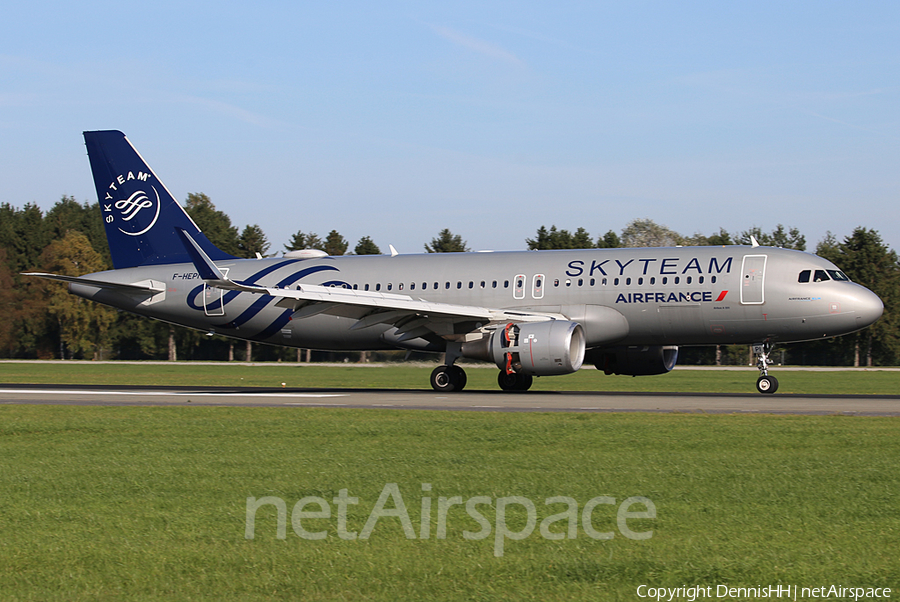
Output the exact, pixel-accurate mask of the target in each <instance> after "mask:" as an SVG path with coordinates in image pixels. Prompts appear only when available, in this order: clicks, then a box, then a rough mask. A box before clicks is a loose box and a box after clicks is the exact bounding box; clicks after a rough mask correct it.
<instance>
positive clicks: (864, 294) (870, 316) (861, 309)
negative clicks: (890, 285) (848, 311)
mask: <svg viewBox="0 0 900 602" xmlns="http://www.w3.org/2000/svg"><path fill="white" fill-rule="evenodd" d="M859 288H860V290H859V291H858V292H857V294H856V295H855V299H854V301H853V307H854V309H855V310H856V323H857V328H865V327H866V326H869V325H870V324H874V323H875V321H876V320H878V318H880V317H881V314H882V313H884V303H882V302H881V299H880V298H879V297H878V295H876V294H875V293H873V292H872V291H870V290H869V289H867V288H865V287H864V286H860V287H859Z"/></svg>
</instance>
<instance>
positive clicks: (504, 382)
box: [497, 370, 534, 391]
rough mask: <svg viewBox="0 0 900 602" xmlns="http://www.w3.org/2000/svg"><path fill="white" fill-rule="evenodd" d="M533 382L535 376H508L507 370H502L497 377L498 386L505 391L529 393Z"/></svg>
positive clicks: (520, 373) (515, 373)
mask: <svg viewBox="0 0 900 602" xmlns="http://www.w3.org/2000/svg"><path fill="white" fill-rule="evenodd" d="M533 382H534V377H533V376H531V375H530V374H524V373H522V372H514V373H513V374H507V373H506V370H501V371H500V374H498V375H497V384H498V385H500V388H501V389H503V390H504V391H527V390H528V389H530V388H531V384H532V383H533Z"/></svg>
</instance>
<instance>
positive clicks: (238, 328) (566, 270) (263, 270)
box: [70, 246, 882, 351]
mask: <svg viewBox="0 0 900 602" xmlns="http://www.w3.org/2000/svg"><path fill="white" fill-rule="evenodd" d="M216 265H217V266H218V267H219V268H220V269H221V270H222V271H223V272H227V276H228V278H230V279H232V280H235V281H245V282H249V283H253V284H259V285H264V286H271V287H279V288H291V287H296V285H298V284H315V285H325V286H345V287H348V288H357V289H359V290H369V291H378V292H382V293H390V294H397V295H408V296H410V297H412V298H414V299H424V300H427V301H432V302H440V303H452V304H460V305H469V306H481V307H490V308H498V309H521V310H528V311H532V312H542V313H549V314H562V315H564V316H566V317H567V318H570V319H572V320H574V321H579V322H582V325H583V326H584V327H585V330H586V331H587V332H588V333H589V337H588V339H589V340H588V346H589V347H599V346H608V345H717V344H734V343H747V344H749V343H759V342H763V341H771V342H780V343H784V342H795V341H804V340H811V339H820V338H827V337H832V336H836V335H841V334H846V333H849V332H853V331H856V330H859V329H860V328H864V327H865V326H868V325H869V324H871V323H872V322H873V321H875V320H876V319H877V318H878V316H880V315H881V311H882V305H881V301H880V300H879V299H878V297H877V296H875V295H874V294H873V293H872V292H871V291H869V290H868V289H866V288H865V287H862V286H860V285H857V284H854V283H852V282H845V281H834V280H831V281H827V282H806V283H801V282H798V275H799V273H800V272H801V270H816V269H826V270H827V269H830V270H837V269H838V268H837V267H836V266H834V265H833V264H832V263H831V262H829V261H827V260H825V259H822V258H820V257H817V256H815V255H812V254H809V253H804V252H799V251H792V250H787V249H779V248H772V247H747V246H726V247H677V248H640V249H591V250H565V251H516V252H494V253H447V254H416V255H397V256H393V257H392V256H386V255H366V256H341V257H325V258H321V259H307V260H290V259H284V258H271V259H258V260H253V259H246V260H232V261H218V262H216ZM92 277H94V278H96V279H98V280H105V281H109V282H120V283H123V284H124V283H135V282H141V281H147V280H151V281H155V282H157V283H162V285H164V288H165V292H164V293H160V294H157V295H154V296H153V297H152V298H149V299H148V298H147V296H146V295H144V296H142V295H137V294H135V295H132V294H129V293H122V292H119V291H112V290H97V289H96V288H94V287H90V286H83V285H79V284H71V285H70V290H71V292H73V293H74V294H77V295H80V296H82V297H86V298H89V299H92V300H94V301H98V302H100V303H104V304H107V305H111V306H114V307H117V308H121V309H124V310H126V311H130V312H133V313H135V314H139V315H143V316H148V317H152V318H156V319H159V320H164V321H166V322H171V323H175V324H180V325H183V326H187V327H191V328H196V329H200V330H203V331H207V332H214V333H216V334H221V335H225V336H230V337H235V338H240V339H250V340H254V341H260V342H266V343H271V344H275V345H286V346H292V347H307V348H316V349H327V350H375V349H395V348H398V347H405V348H421V349H430V350H433V351H439V350H441V349H440V348H439V346H440V343H437V346H436V344H435V342H434V341H432V342H430V343H429V342H428V341H425V340H423V339H418V340H413V341H407V342H405V343H403V344H400V345H398V344H396V343H395V342H393V341H392V339H391V336H390V335H391V332H390V331H391V330H392V328H393V327H389V326H386V325H384V324H379V325H374V326H370V327H367V328H361V329H355V330H351V327H352V326H353V325H354V324H355V323H356V321H357V318H355V317H341V316H336V315H314V316H310V317H304V318H299V319H291V315H292V314H293V311H292V309H290V308H285V307H279V306H277V305H276V302H277V301H278V300H277V299H275V298H272V297H268V296H262V295H256V294H252V293H247V292H236V291H222V290H220V289H215V288H210V287H208V286H207V285H205V283H204V281H203V280H202V279H201V278H200V276H199V274H198V273H197V270H196V268H195V267H194V265H193V264H169V265H156V266H149V267H137V268H129V269H120V270H113V271H109V272H101V273H97V274H91V275H88V276H86V278H88V279H90V278H92ZM597 308H610V309H612V310H614V311H615V312H618V314H621V316H623V317H624V319H625V326H624V327H622V326H621V324H622V323H620V322H617V323H616V324H618V326H616V327H613V324H614V323H613V322H612V321H609V317H610V315H613V314H611V312H610V311H609V310H608V309H605V310H602V311H597ZM592 316H600V317H599V318H597V319H598V320H601V321H600V322H599V323H592V322H591V320H592ZM607 326H609V328H607ZM607 331H608V332H611V333H612V334H611V335H610V336H606V337H605V336H604V332H607Z"/></svg>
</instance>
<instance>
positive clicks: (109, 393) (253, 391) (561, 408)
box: [0, 385, 900, 416]
mask: <svg viewBox="0 0 900 602" xmlns="http://www.w3.org/2000/svg"><path fill="white" fill-rule="evenodd" d="M0 404H53V405H85V406H87V405H103V406H173V407H174V406H246V407H256V406H259V407H285V408H292V407H293V408H297V407H334V408H368V409H398V410H457V411H482V412H486V411H494V412H708V413H771V414H847V415H860V416H900V396H887V395H779V394H775V395H760V394H731V393H729V394H715V393H608V392H571V391H567V392H527V393H505V392H502V391H463V392H460V393H455V394H439V393H436V392H434V391H432V390H376V389H337V388H335V389H276V388H239V387H124V386H96V385H94V386H87V385H85V386H79V385H0Z"/></svg>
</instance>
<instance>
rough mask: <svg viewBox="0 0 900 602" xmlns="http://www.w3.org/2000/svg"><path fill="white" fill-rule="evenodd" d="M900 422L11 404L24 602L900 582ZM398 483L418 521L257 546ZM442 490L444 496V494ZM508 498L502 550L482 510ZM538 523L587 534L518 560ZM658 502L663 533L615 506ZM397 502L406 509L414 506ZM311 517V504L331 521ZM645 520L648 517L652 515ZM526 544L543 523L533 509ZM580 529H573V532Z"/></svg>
mask: <svg viewBox="0 0 900 602" xmlns="http://www.w3.org/2000/svg"><path fill="white" fill-rule="evenodd" d="M898 435H900V421H898V420H897V419H896V418H863V417H847V416H804V417H794V416H758V415H733V416H732V415H697V414H691V415H684V414H669V415H653V414H530V413H529V414H519V413H516V414H506V413H478V414H474V413H455V412H425V411H416V412H396V411H368V410H334V409H314V408H290V409H284V408H224V407H223V408H133V407H56V406H27V405H22V406H0V598H2V599H3V600H122V599H128V600H143V599H148V600H149V599H171V600H220V599H227V600H267V599H275V600H364V599H380V600H395V599H396V600H425V599H440V600H579V599H580V600H636V599H638V598H637V597H636V595H635V590H636V587H637V586H638V585H640V584H649V585H653V586H663V585H667V586H670V587H680V586H683V585H686V584H687V585H704V586H705V585H710V586H713V587H715V586H716V585H718V584H728V585H731V586H758V585H760V584H762V585H768V584H791V585H798V586H801V587H803V586H809V587H818V586H819V585H828V584H843V585H844V586H851V585H854V586H864V587H870V586H871V587H875V586H882V587H883V586H887V587H892V586H893V587H896V586H897V585H898V584H900V562H898V560H897V541H898V535H900V512H898V501H897V493H898V492H900V472H898V471H897V468H896V467H897V464H898V460H900V436H898ZM390 483H396V484H397V491H398V492H400V494H401V495H402V496H403V500H404V503H405V505H406V506H407V510H408V514H409V517H410V521H411V524H412V526H413V528H414V531H415V534H416V535H422V531H421V524H422V522H421V515H422V513H423V511H422V499H423V497H428V498H430V500H431V508H430V510H429V511H428V512H426V514H428V516H429V517H431V520H430V532H429V533H428V536H427V537H425V538H416V539H407V537H406V536H405V535H404V530H403V528H402V524H401V520H400V519H399V518H391V517H385V518H381V519H380V520H379V521H378V522H377V524H376V526H375V528H374V530H373V531H372V533H371V537H370V538H368V539H365V540H362V539H356V540H344V539H341V538H340V537H339V534H338V528H339V526H338V517H337V513H338V507H337V505H336V504H333V503H332V504H331V511H332V516H331V517H330V518H306V519H304V520H303V522H302V527H303V528H305V529H307V530H308V531H325V532H326V537H325V539H321V540H309V539H304V538H301V537H299V536H298V535H296V534H295V532H294V531H293V529H292V523H291V517H290V516H288V519H287V520H288V523H287V528H286V537H285V539H279V538H278V537H277V536H276V531H277V524H276V523H277V521H276V512H275V508H274V507H273V506H268V507H263V508H260V509H259V511H258V512H257V514H256V522H255V537H254V539H246V538H245V529H246V507H247V498H248V497H254V498H262V497H265V496H274V497H278V498H280V499H282V500H284V502H285V504H286V507H287V512H288V513H290V512H291V510H292V508H293V505H294V504H295V503H297V502H298V501H299V500H300V499H301V498H304V497H307V496H317V497H320V498H323V499H324V500H326V501H327V502H328V503H331V502H332V500H333V499H334V498H335V497H337V496H338V495H339V492H340V490H342V489H346V490H347V492H348V493H347V495H349V496H352V497H357V498H358V499H359V503H358V504H357V505H349V506H347V519H346V520H347V525H346V529H347V530H348V531H355V532H360V531H362V529H363V527H364V524H365V522H366V520H367V518H368V517H369V514H370V513H371V512H372V510H373V508H374V507H375V504H376V501H377V500H378V498H379V495H380V494H381V493H382V491H383V490H384V489H385V486H386V485H388V484H390ZM423 484H430V485H431V490H430V491H428V492H425V491H423ZM453 496H460V498H461V499H462V500H469V499H470V498H472V497H475V496H486V497H488V498H490V500H491V502H492V503H491V505H483V506H480V509H481V513H482V514H483V516H484V517H485V519H486V520H487V521H488V522H489V523H490V525H491V527H492V528H494V530H492V532H491V534H490V536H489V537H487V538H485V539H481V540H469V539H466V538H465V537H464V536H463V532H464V531H470V532H476V531H478V530H479V528H480V527H479V524H478V522H477V521H476V520H475V519H474V518H473V516H471V515H470V514H468V513H467V512H466V509H465V507H464V506H453V507H451V508H450V510H449V511H448V512H447V520H446V537H445V538H443V539H440V538H438V537H437V513H438V505H439V498H440V497H445V498H451V497H453ZM510 496H520V497H524V498H528V499H530V500H532V501H533V502H534V504H535V506H536V521H537V524H538V525H539V524H540V522H541V521H542V520H543V519H545V518H546V517H548V516H549V515H552V514H557V513H560V512H563V511H564V510H565V509H566V505H565V504H555V505H554V504H551V505H546V504H545V503H544V500H545V499H546V498H549V497H554V496H566V497H570V498H572V499H573V500H574V501H575V503H577V504H578V520H577V531H576V533H575V538H574V539H568V538H565V539H559V540H550V539H546V538H544V537H542V536H541V535H540V531H539V528H538V527H535V529H534V531H533V533H531V534H530V535H529V536H527V537H525V538H524V539H521V540H513V539H506V540H505V546H504V549H503V555H502V556H497V555H496V542H495V534H496V530H495V525H496V512H497V507H498V500H499V498H503V497H510ZM598 496H609V497H612V498H615V500H616V504H619V503H621V502H622V501H623V500H624V499H626V498H629V497H632V496H645V497H646V498H649V499H650V500H651V501H652V502H653V504H654V505H655V508H656V518H655V519H631V520H630V521H628V522H627V526H628V527H629V528H630V529H632V530H633V531H638V532H644V531H651V530H652V536H651V537H650V538H649V539H645V540H633V539H629V538H627V537H624V536H623V535H622V534H621V532H620V530H619V529H618V528H617V523H616V509H617V505H607V504H603V505H599V506H597V507H596V508H595V510H594V512H593V515H592V524H593V528H595V529H596V530H597V531H601V532H607V531H609V532H611V533H613V538H612V539H609V540H597V539H593V538H591V537H589V536H588V535H587V533H586V530H585V529H584V528H583V523H582V521H581V519H580V516H581V515H580V513H581V510H582V508H583V507H584V505H585V504H586V503H587V502H588V501H589V500H591V499H593V498H596V497H598ZM395 501H396V500H394V499H392V500H391V501H389V502H388V504H387V505H386V508H395ZM318 509H319V508H318V506H315V505H313V506H307V507H306V510H307V511H312V510H318ZM642 509H643V506H636V507H634V508H632V510H642ZM506 517H507V525H508V529H509V530H510V531H512V532H517V531H521V530H523V529H524V528H525V526H526V524H525V519H526V516H525V512H524V508H523V507H521V506H520V507H514V506H511V507H510V508H509V509H508V510H507V512H506ZM566 526H567V523H566V522H565V521H562V522H556V523H555V524H554V525H553V526H552V527H551V531H553V532H558V533H566Z"/></svg>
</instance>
